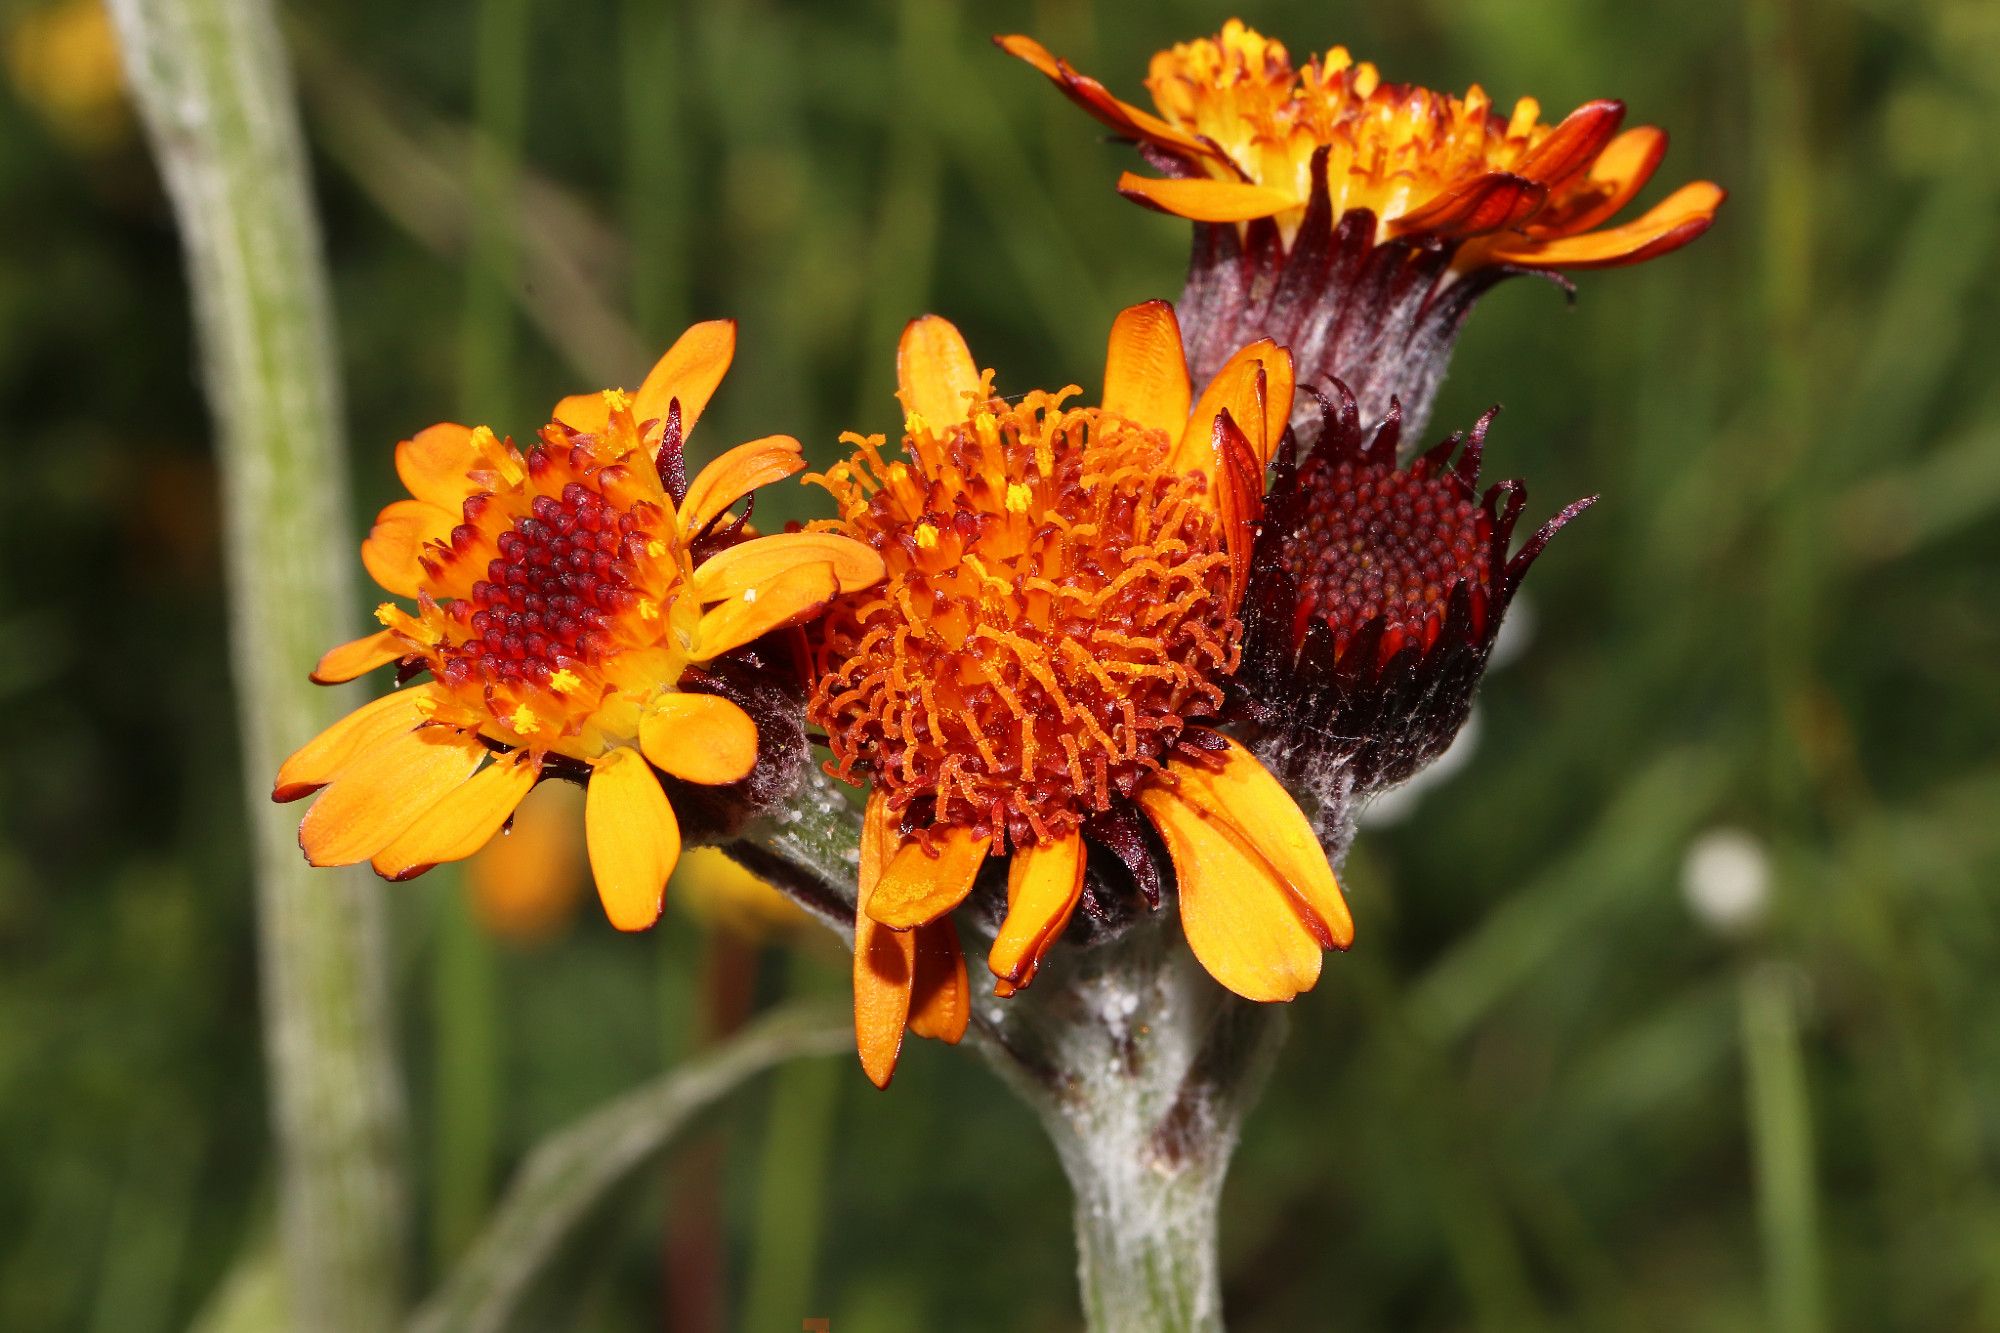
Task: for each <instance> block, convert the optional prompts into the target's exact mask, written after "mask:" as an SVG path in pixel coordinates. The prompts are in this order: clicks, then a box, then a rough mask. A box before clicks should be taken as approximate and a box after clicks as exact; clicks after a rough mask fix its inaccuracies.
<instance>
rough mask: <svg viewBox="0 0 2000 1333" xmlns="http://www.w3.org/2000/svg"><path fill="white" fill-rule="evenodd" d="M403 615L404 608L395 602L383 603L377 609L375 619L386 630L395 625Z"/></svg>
mask: <svg viewBox="0 0 2000 1333" xmlns="http://www.w3.org/2000/svg"><path fill="white" fill-rule="evenodd" d="M402 613H403V608H402V607H400V606H397V605H396V604H395V603H394V602H383V603H382V604H381V605H379V606H377V607H376V608H375V619H376V621H377V622H378V623H379V624H381V625H382V627H383V628H384V629H386V628H388V627H389V626H391V625H394V624H395V623H396V621H397V619H398V617H400V616H401V615H402Z"/></svg>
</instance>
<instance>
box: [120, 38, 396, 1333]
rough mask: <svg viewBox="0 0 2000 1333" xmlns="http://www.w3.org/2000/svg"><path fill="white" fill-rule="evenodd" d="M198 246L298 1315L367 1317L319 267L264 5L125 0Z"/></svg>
mask: <svg viewBox="0 0 2000 1333" xmlns="http://www.w3.org/2000/svg"><path fill="white" fill-rule="evenodd" d="M112 11H113V13H114V14H115V16H116V18H117V22H118V27H119V32H120V36H121V39H122V41H123V43H124V47H125V53H126V64H127V67H128V69H129V71H130V74H131V80H132V85H133V90H134V92H135V94H136V96H137V99H138V102H139V107H140V110H141V112H142V114H143V116H144V118H145V121H146V126H147V130H148V132H149V134H150V136H151V139H152V143H153V148H154V151H155V153H156V154H157V156H158V158H159V161H160V169H161V174H162V176H163V177H164V178H165V181H166V184H167V189H168V191H169V193H170V194H171V196H172V199H173V204H174V210H175V213H176V215H177V216H178V218H179V221H180V226H181V235H182V239H183V242H184V244H185V247H186V251H187V260H188V270H189V282H190V286H191V287H192V289H193V296H194V307H195V315H196V319H197V322H198V324H199V328H200V335H201V351H202V360H203V366H204V373H205V378H206V384H207V389H208V395H209V401H210V406H211V408H212V410H213V412H214V416H215V423H216V428H217V435H218V443H219V448H218V456H219V460H220V463H221V472H222V484H223V502H224V515H225V521H226V525H227V535H228V552H229V567H228V575H229V591H230V604H231V617H232V618H231V628H232V632H233V636H234V661H235V676H236V687H237V697H238V699H239V701H240V707H241V718H242V729H243V736H242V744H243V764H244V779H245V782H246V783H247V785H248V787H249V789H250V790H249V819H250V824H251V829H252V832H253V835H254V840H255V852H256V858H255V866H256V876H257V893H258V911H259V921H260V949H261V960H260V965H261V971H262V976H263V988H264V1032H265V1044H266V1048H267V1055H268V1059H269V1062H270V1071H269V1073H270V1079H271V1087H272V1118H273V1128H274V1131H275V1136H276V1146H277V1158H278V1191H279V1227H280V1241H281V1251H282V1254H283V1269H284V1274H285V1281H286V1290H287V1293H288V1296H289V1300H290V1303H291V1306H292V1318H291V1320H290V1321H289V1326H290V1327H291V1328H294V1329H301V1330H319V1329H325V1330H338V1331H339V1333H369V1330H374V1329H382V1328H388V1327H390V1326H392V1325H393V1323H394V1322H395V1318H396V1314H397V1310H398V1306H399V1304H400V1298H401V1288H402V1257H403V1243H404V1226H405V1219H404V1212H405V1191H404V1186H403V1178H402V1147H403V1142H402V1136H403V1100H402V1093H401V1085H400V1083H399V1082H398V1075H397V1070H396V1066H395V1063H394V1060H393V1058H392V1054H391V1044H390V1032H391V1026H390V1017H389V993H388V986H387V977H386V969H385V966H384V941H383V921H382V899H381V891H380V885H379V884H377V883H376V882H374V881H373V880H372V879H370V878H368V877H367V876H365V875H364V874H360V873H338V874H335V873H329V872H322V871H312V870H309V869H308V867H307V866H306V864H305V862H304V861H303V859H302V858H301V857H300V856H299V850H298V844H297V839H296V830H297V823H298V812H297V811H296V810H284V809H280V808H277V807H274V806H273V805H272V804H271V802H270V799H269V795H268V793H269V790H270V782H271V778H272V775H273V774H274V773H275V772H276V771H277V767H278V764H279V762H280V761H281V760H282V759H283V758H284V756H285V755H286V753H288V752H289V751H290V750H292V749H293V748H294V747H296V746H298V745H299V744H300V743H302V742H303V741H305V740H306V739H308V738H309V737H311V736H312V735H313V734H314V733H315V732H317V731H318V730H319V729H320V728H321V727H323V726H325V725H326V724H327V723H328V722H329V721H331V720H332V719H333V718H334V717H335V716H337V715H338V713H339V712H340V711H341V710H342V709H343V708H345V707H346V706H348V705H349V704H350V703H351V702H352V701H351V700H349V699H347V698H346V697H344V694H345V692H343V691H322V690H319V689H318V688H317V687H315V686H313V685H311V684H309V683H308V682H307V681H306V679H305V676H304V670H303V669H304V666H305V664H307V663H310V662H312V661H313V660H314V659H315V658H316V657H317V655H318V654H319V653H320V652H321V651H323V650H324V649H325V648H326V647H327V646H328V645H329V644H331V643H334V642H337V641H338V640H340V639H342V638H346V637H349V636H351V635H352V634H353V633H354V632H355V623H354V619H353V617H354V612H355V609H356V604H355V600H354V588H353V585H352V584H351V582H350V581H349V579H350V574H349V568H350V566H351V564H352V560H351V557H350V555H349V552H350V550H351V544H352V534H351V533H350V532H349V531H348V529H347V512H348V508H347V493H346V487H345V484H344V480H345V468H344V466H343V463H342V458H341V449H342V444H341V442H342V430H343V427H342V422H341V413H340V402H339V395H338V392H337V389H336V385H335V376H334V369H333V367H334V342H333V334H332V321H331V317H330V314H329V310H328V300H327V289H326V276H325V271H324V266H323V261H322V257H321V253H320V241H319V234H318V230H317V227H316V225H315V223H314V220H313V213H312V199H311V193H310V190H309V188H308V184H307V178H306V171H305V161H304V153H303V150H302V148H301V144H300V132H299V124H298V117H297V112H296V108H295V104H294V99H293V95H292V87H291V79H290V74H289V71H288V70H287V68H286V65H285V60H284V54H283V50H282V48H281V46H280V43H279V40H278V33H277V28H276V25H275V23H274V21H273V17H272V13H271V10H270V6H269V5H268V4H267V3H265V0H114V3H113V4H112Z"/></svg>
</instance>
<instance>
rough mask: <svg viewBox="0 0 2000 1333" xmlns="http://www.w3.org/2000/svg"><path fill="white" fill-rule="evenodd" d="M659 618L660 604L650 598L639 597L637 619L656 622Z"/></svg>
mask: <svg viewBox="0 0 2000 1333" xmlns="http://www.w3.org/2000/svg"><path fill="white" fill-rule="evenodd" d="M659 618H660V604H659V603H658V602H656V601H654V600H653V599H652V598H650V597H641V598H640V599H639V619H641V620H658V619H659Z"/></svg>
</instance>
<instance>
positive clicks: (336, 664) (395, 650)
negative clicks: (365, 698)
mask: <svg viewBox="0 0 2000 1333" xmlns="http://www.w3.org/2000/svg"><path fill="white" fill-rule="evenodd" d="M408 651H409V646H408V645H407V644H405V643H404V642H403V641H402V640H401V639H399V638H397V637H396V636H395V635H393V634H391V633H390V632H389V631H388V630H386V629H380V630H376V631H375V632H374V633H373V634H369V635H364V636H363V637H361V638H359V639H354V640H351V641H350V642H347V643H343V644H341V645H339V646H338V647H334V648H329V649H327V650H326V656H324V657H322V658H320V659H319V665H318V666H316V667H314V668H313V670H312V677H311V679H312V682H313V684H315V685H339V684H341V683H342V682H343V681H350V680H353V679H355V678H356V677H357V676H365V675H367V674H368V673H369V672H371V671H373V670H374V669H375V668H376V667H378V666H387V665H388V664H389V663H391V662H393V661H395V660H396V659H397V658H399V657H401V656H402V655H403V654H404V653H406V652H408Z"/></svg>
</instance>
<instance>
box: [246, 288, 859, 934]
mask: <svg viewBox="0 0 2000 1333" xmlns="http://www.w3.org/2000/svg"><path fill="white" fill-rule="evenodd" d="M734 346H735V328H734V325H732V324H729V323H727V322H726V321H717V322H714V323H710V324H701V325H696V326H695V327H694V328H692V329H690V330H689V331H688V333H687V334H686V335H684V336H683V337H682V338H681V339H680V341H679V342H677V343H676V344H675V345H674V347H673V348H672V349H670V350H669V351H668V352H667V354H666V355H665V356H664V357H662V358H661V360H660V362H659V364H658V365H657V366H656V367H655V368H654V369H653V371H652V373H651V374H649V375H648V376H647V378H646V381H645V383H644V384H643V385H642V386H641V387H640V389H639V390H638V392H637V393H636V394H627V393H625V392H623V391H622V390H617V389H610V390H606V391H604V392H603V393H601V394H591V395H578V396H576V397H572V398H568V399H565V400H563V402H561V403H559V404H557V406H556V410H555V412H554V414H553V415H554V420H553V421H552V422H551V423H550V424H549V425H548V426H546V427H545V428H543V430H542V431H541V432H540V435H539V438H538V440H537V442H536V443H535V444H533V445H531V446H530V447H529V448H528V449H527V450H526V451H525V452H523V451H521V450H519V449H517V448H516V447H515V446H514V445H513V443H512V442H511V441H506V440H502V439H500V438H499V437H497V436H496V435H494V433H493V432H492V431H490V430H488V429H486V428H485V427H483V426H482V427H478V428H475V429H470V430H468V429H466V428H465V427H463V426H457V425H450V424H446V425H439V426H433V427H431V428H430V429H428V430H426V431H423V432H420V433H419V434H418V435H416V436H415V437H413V438H411V439H409V440H406V441H404V443H403V444H402V445H401V446H399V447H398V449H397V451H396V468H397V471H398V473H399V474H401V476H402V479H403V481H404V483H405V484H406V485H407V486H408V487H409V490H410V494H411V498H410V499H408V500H400V501H397V502H396V503H394V504H392V505H390V506H389V507H388V508H386V509H384V510H383V511H382V513H381V515H380V516H379V517H378V518H377V520H376V523H375V526H374V529H373V530H372V531H371V532H370V534H369V536H368V540H367V541H366V542H365V543H363V546H362V561H363V563H364V564H365V565H366V567H367V569H368V571H369V573H370V574H371V575H372V576H373V577H374V578H375V579H376V581H377V582H378V583H380V584H381V585H382V586H383V587H384V588H385V589H386V590H387V591H389V592H391V593H393V594H396V595H399V596H403V597H408V598H411V599H413V600H414V601H415V603H416V610H415V611H414V612H412V611H409V610H406V609H404V608H403V607H401V606H398V605H397V604H396V603H394V602H385V603H383V604H382V606H381V607H380V608H378V610H377V612H376V616H377V619H378V620H380V621H381V622H382V625H383V628H382V629H381V630H380V631H379V632H377V633H375V634H372V635H369V636H367V637H366V638H363V639H359V640H356V641H354V642H353V643H349V644H344V645H342V646H340V647H338V648H335V649H334V650H332V651H331V652H329V653H328V654H327V655H326V657H325V658H323V659H322V660H321V662H320V665H319V667H318V669H317V670H316V671H315V672H314V679H316V680H319V681H322V682H325V683H332V682H336V681H343V680H349V679H352V678H354V677H356V676H359V675H361V674H363V673H365V672H367V671H370V670H373V669H374V668H376V667H379V666H383V665H386V664H387V663H390V662H396V663H399V664H400V671H401V674H402V677H403V678H408V677H410V676H413V675H417V674H421V673H428V674H429V676H430V679H429V680H428V681H426V682H425V683H424V684H422V685H420V686H417V687H415V688H413V689H408V690H404V691H401V692H400V693H398V694H396V695H392V696H390V697H388V698H387V699H382V700H378V701H376V702H375V703H372V704H369V705H367V706H366V707H364V708H362V709H361V710H359V711H358V712H356V713H353V714H350V715H349V716H348V717H347V718H345V719H343V720H342V721H340V722H338V723H336V724H335V725H334V726H333V727H332V728H330V729H329V730H328V731H327V732H326V733H325V734H323V735H322V736H321V737H319V738H318V739H317V740H315V741H313V742H312V743H311V744H309V745H307V746H306V747H305V748H304V749H303V750H301V751H299V753H298V754H296V755H294V756H293V757H292V758H291V759H290V760H288V761H287V762H286V764H285V766H284V769H283V770H282V771H281V772H280V774H279V777H278V784H277V788H276V790H275V791H274V793H273V794H274V796H276V797H277V798H278V799H280V800H291V799H296V798H298V797H301V796H305V795H308V794H310V793H312V792H313V791H316V790H319V789H320V788H322V787H324V788H325V789H326V790H325V792H324V794H323V795H322V796H321V797H320V799H319V800H318V802H316V803H315V804H314V806H313V808H312V809H311V810H310V811H308V812H307V814H306V817H305V820H304V822H303V824H302V825H301V826H300V843H301V845H302V846H303V847H304V848H305V851H306V855H307V857H308V858H309V859H311V860H312V861H313V862H314V863H315V864H318V865H341V864H348V863H351V862H356V861H363V860H366V861H370V862H371V863H372V864H373V865H374V867H375V869H376V870H377V871H379V872H380V873H382V874H384V875H386V876H389V877H391V878H398V879H400V878H406V877H408V876H410V875H414V874H419V873H422V871H424V870H427V869H429V868H430V867H431V866H432V865H435V864H437V863H438V862H441V861H449V860H458V859H461V858H463V857H465V856H469V855H471V854H472V853H473V852H474V851H476V850H478V848H479V847H480V846H481V845H482V844H484V843H485V842H486V840H487V839H488V838H489V837H491V835H492V834H493V833H494V832H495V831H496V830H498V829H499V828H500V827H501V825H502V824H503V823H505V821H506V820H507V819H508V818H509V817H510V816H511V815H512V813H513V810H514V808H515V806H516V805H518V803H519V802H520V800H521V798H522V797H523V796H525V795H526V793H527V791H528V790H529V788H531V787H532V786H533V785H534V784H535V782H536V781H537V780H539V779H540V778H542V777H544V776H566V777H572V778H577V779H579V780H583V781H586V782H587V797H586V803H585V828H586V833H587V839H588V844H589V851H590V860H591V866H592V870H593V872H594V874H595V876H596V879H597V885H598V890H599V893H600V895H601V896H602V898H603V900H604V904H605V908H606V910H607V912H608V914H609V915H610V917H611V919H612V921H613V923H614V924H616V925H618V926H620V927H621V928H626V929H642V928H644V927H646V926H650V925H651V924H652V923H653V922H654V921H655V920H656V919H657V918H658V916H659V910H660V901H661V892H662V890H663V888H664V885H665V883H666V877H667V874H668V873H669V872H670V871H671V870H672V868H673V865H674V862H675V860H676V859H677V857H678V855H679V850H680V834H679V828H678V824H677V823H676V821H675V818H674V814H673V810H672V807H671V806H670V805H669V803H668V801H667V797H666V794H665V791H664V790H663V788H662V787H661V785H660V782H659V779H658V776H657V773H656V771H655V770H657V771H658V773H665V774H667V775H669V776H671V777H674V778H678V779H680V780H682V781H685V782H691V783H699V784H708V785H718V784H729V783H735V782H740V781H742V780H744V779H745V778H747V777H748V776H749V775H750V773H751V771H752V770H753V768H755V766H756V763H757V757H758V735H757V727H756V724H755V723H754V722H753V721H752V720H751V718H750V717H749V715H748V714H746V713H745V712H744V711H743V709H742V708H741V707H739V706H738V705H737V704H736V703H734V702H732V701H731V700H729V699H727V698H724V697H722V696H721V695H720V694H717V693H713V692H710V690H709V689H708V688H706V687H707V686H708V685H709V681H708V679H707V677H706V676H704V675H703V673H702V672H701V671H700V668H701V667H703V666H704V664H707V663H709V662H712V661H715V660H716V659H718V658H721V657H722V656H724V655H725V654H728V653H731V652H734V651H735V650H737V649H740V648H742V647H744V646H745V645H746V644H748V643H750V642H751V641H752V640H754V639H756V638H758V637H759V636H761V635H763V634H765V633H767V632H769V631H771V630H773V629H775V628H778V627H780V626H783V625H787V624H792V623H796V622H797V621H799V620H801V619H803V618H805V617H807V616H810V615H812V614H815V613H816V612H817V611H818V610H819V609H820V608H821V607H823V606H824V605H825V604H826V603H827V602H828V601H829V600H830V599H831V598H832V597H833V596H834V595H835V594H836V593H838V592H840V591H843V590H854V589H858V588H861V587H864V586H866V585H868V584H869V583H872V582H874V581H875V580H877V579H879V578H880V577H881V573H882V565H881V561H880V560H879V559H878V558H877V557H876V556H875V555H874V553H873V552H871V551H869V550H868V549H867V548H865V547H863V546H861V545H859V544H858V543H855V542H851V541H846V540H844V539H841V538H838V537H832V536H816V535H809V534H788V535H782V536H775V537H759V538H754V539H750V540H740V537H741V533H740V531H739V530H740V529H741V527H742V520H741V519H734V520H732V519H731V518H730V517H729V511H730V508H731V506H733V505H734V504H735V503H736V502H737V501H738V500H740V499H742V498H743V497H744V496H746V495H747V494H749V493H750V492H751V491H752V490H754V488H756V487H757V486H760V485H763V484H765V483H767V482H770V481H775V480H778V479H781V478H783V477H786V476H790V475H791V474H793V473H794V472H797V471H798V470H799V469H800V468H801V467H803V466H804V464H803V461H802V460H801V458H800V452H799V446H798V442H797V441H796V440H793V439H791V438H789V437H787V436H771V437H769V438H766V439H762V440H756V441H752V442H751V443H749V444H744V445H739V446H738V447H737V448H735V449H732V450H730V451H728V452H727V453H725V454H723V455H722V456H721V457H720V458H718V459H717V460H716V461H715V462H714V463H713V464H711V465H710V466H709V467H708V468H706V469H704V470H703V471H702V472H701V474H700V475H698V476H696V477H695V478H694V479H693V481H692V482H690V481H688V480H687V478H686V472H685V467H684V463H683V453H682V449H683V444H684V442H685V439H686V436H687V433H688V432H689V431H691V430H692V429H693V427H694V424H695V422H696V420H697V419H698V418H699V417H700V414H701V412H702V409H703V408H704V407H705V406H706V405H707V402H708V398H709V395H710V394H712V393H713V392H714V390H715V388H716V386H717V384H718V383H719V382H720V381H721V378H722V375H723V372H724V371H725V370H727V368H728V365H729V361H730V358H731V356H732V354H733V351H734ZM691 686H692V687H694V688H690V687H691Z"/></svg>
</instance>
